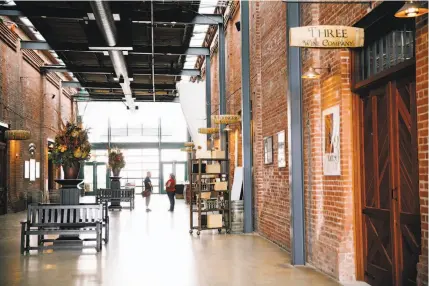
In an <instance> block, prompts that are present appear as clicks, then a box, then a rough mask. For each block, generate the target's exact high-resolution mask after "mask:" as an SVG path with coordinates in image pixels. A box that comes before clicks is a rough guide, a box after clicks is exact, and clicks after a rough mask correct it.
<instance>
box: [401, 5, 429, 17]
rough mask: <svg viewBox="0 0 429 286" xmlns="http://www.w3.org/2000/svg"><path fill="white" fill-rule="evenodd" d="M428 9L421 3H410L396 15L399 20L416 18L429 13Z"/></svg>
mask: <svg viewBox="0 0 429 286" xmlns="http://www.w3.org/2000/svg"><path fill="white" fill-rule="evenodd" d="M428 11H429V10H428V9H427V8H426V7H423V6H422V5H421V4H419V3H414V2H413V1H410V2H408V3H406V4H405V5H404V6H402V8H401V9H399V10H398V12H396V13H395V17H397V18H415V17H419V16H422V15H424V14H427V13H428Z"/></svg>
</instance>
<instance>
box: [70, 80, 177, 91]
mask: <svg viewBox="0 0 429 286" xmlns="http://www.w3.org/2000/svg"><path fill="white" fill-rule="evenodd" d="M62 85H63V87H74V88H77V87H83V88H94V89H122V88H121V86H120V84H119V83H107V82H85V83H82V84H81V83H80V82H78V81H63V82H62ZM155 88H156V89H157V90H175V89H176V85H175V84H157V85H156V86H155ZM131 89H141V90H146V89H147V90H151V89H152V84H144V83H131Z"/></svg>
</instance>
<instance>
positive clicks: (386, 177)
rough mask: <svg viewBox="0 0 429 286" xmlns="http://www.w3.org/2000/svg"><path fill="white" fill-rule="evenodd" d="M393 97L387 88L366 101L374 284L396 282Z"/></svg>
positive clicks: (368, 232)
mask: <svg viewBox="0 0 429 286" xmlns="http://www.w3.org/2000/svg"><path fill="white" fill-rule="evenodd" d="M390 100H391V99H390V98H389V96H388V93H387V89H386V88H384V87H383V88H381V89H378V90H375V91H373V92H371V93H370V96H368V97H366V98H365V99H364V114H363V115H364V127H363V128H364V130H363V137H364V138H363V143H364V164H365V168H364V170H365V171H364V178H365V181H364V188H365V191H364V193H363V196H362V197H363V200H364V201H363V204H362V205H363V220H364V221H363V226H364V231H363V233H364V244H363V245H364V246H365V249H364V258H365V281H367V282H368V283H369V284H370V285H383V286H387V285H392V283H393V267H394V263H393V259H394V257H393V243H394V239H393V232H392V225H391V218H392V216H393V212H392V207H391V189H392V187H393V185H392V181H391V179H392V174H391V169H392V166H391V160H390V157H391V150H390V144H389V143H390V137H389V116H390V110H389V104H390Z"/></svg>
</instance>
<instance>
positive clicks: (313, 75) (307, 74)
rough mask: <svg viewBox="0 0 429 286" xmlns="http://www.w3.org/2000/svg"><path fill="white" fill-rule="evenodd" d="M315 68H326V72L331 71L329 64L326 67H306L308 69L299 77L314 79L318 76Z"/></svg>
mask: <svg viewBox="0 0 429 286" xmlns="http://www.w3.org/2000/svg"><path fill="white" fill-rule="evenodd" d="M316 70H328V73H330V72H331V66H330V65H328V67H326V68H314V67H310V68H309V69H308V71H306V72H305V73H304V74H303V75H302V76H301V78H304V79H316V78H320V74H319V73H318V72H316Z"/></svg>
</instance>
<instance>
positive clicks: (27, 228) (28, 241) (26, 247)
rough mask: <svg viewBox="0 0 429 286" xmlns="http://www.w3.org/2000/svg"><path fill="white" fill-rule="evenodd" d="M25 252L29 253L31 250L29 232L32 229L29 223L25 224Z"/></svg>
mask: <svg viewBox="0 0 429 286" xmlns="http://www.w3.org/2000/svg"><path fill="white" fill-rule="evenodd" d="M25 225H26V227H25V252H26V253H29V252H30V235H29V234H28V232H29V231H30V229H29V226H28V224H25Z"/></svg>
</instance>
